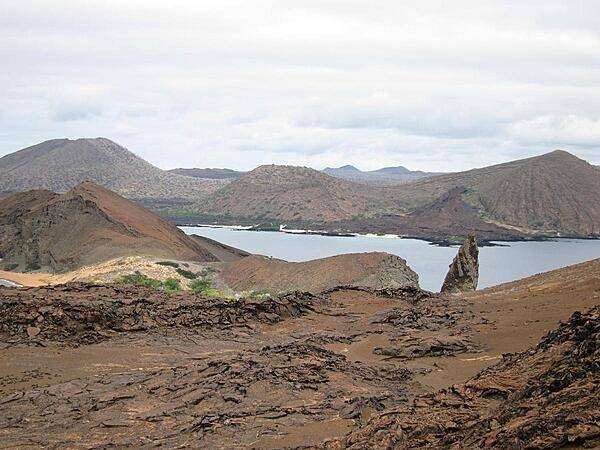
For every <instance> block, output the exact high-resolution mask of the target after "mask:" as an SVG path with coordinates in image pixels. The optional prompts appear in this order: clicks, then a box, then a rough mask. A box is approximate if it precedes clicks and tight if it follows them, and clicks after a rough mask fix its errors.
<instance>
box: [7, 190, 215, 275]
mask: <svg viewBox="0 0 600 450" xmlns="http://www.w3.org/2000/svg"><path fill="white" fill-rule="evenodd" d="M130 254H143V255H151V256H157V257H165V258H175V259H181V260H194V261H216V260H217V258H216V257H215V256H214V255H213V254H212V253H210V251H208V250H207V249H205V247H204V246H202V245H201V243H199V242H198V241H197V240H195V239H193V238H191V237H189V236H187V235H186V234H185V233H183V232H182V231H181V230H179V229H178V228H176V227H174V226H173V225H171V224H169V223H168V222H166V221H164V220H163V219H161V218H160V217H158V216H157V215H155V214H154V213H152V212H150V211H148V210H147V209H145V208H143V207H142V206H140V205H137V204H135V203H132V202H130V201H128V200H126V199H124V198H123V197H121V196H119V195H117V194H115V193H113V192H111V191H109V190H107V189H104V188H102V187H100V186H97V185H96V184H94V183H91V182H84V183H81V184H79V185H77V186H76V187H75V188H73V189H72V190H70V191H69V192H67V193H66V194H63V195H59V194H55V193H52V192H49V191H29V192H24V193H19V194H15V195H13V196H11V197H8V198H5V199H3V200H1V201H0V257H2V258H3V262H4V263H18V264H20V265H21V267H24V266H25V265H27V264H30V263H37V264H40V265H41V266H44V267H48V268H51V269H53V270H61V269H70V268H74V267H77V266H81V265H85V264H92V263H95V262H98V261H102V260H105V259H109V258H113V257H117V256H124V255H130Z"/></svg>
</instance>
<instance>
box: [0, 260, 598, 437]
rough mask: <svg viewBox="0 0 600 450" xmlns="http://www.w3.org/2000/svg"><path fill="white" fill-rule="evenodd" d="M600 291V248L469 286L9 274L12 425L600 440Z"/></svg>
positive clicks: (9, 432)
mask: <svg viewBox="0 0 600 450" xmlns="http://www.w3.org/2000/svg"><path fill="white" fill-rule="evenodd" d="M599 292H600V260H595V261H592V262H589V263H584V264H580V265H577V266H573V267H570V268H566V269H561V270H559V271H554V272H549V273H547V274H542V275H539V276H536V277H532V278H529V279H525V280H522V281H520V282H516V283H510V284H508V285H505V286H499V287H496V288H494V289H490V290H484V291H482V292H475V293H469V294H458V295H434V294H431V293H428V292H424V291H421V290H419V289H417V288H414V287H413V288H411V287H406V288H404V289H396V290H392V289H390V290H383V291H373V292H369V291H365V290H359V289H342V290H332V291H329V292H328V293H325V294H319V295H313V294H306V293H304V294H303V293H291V294H288V295H286V296H283V297H280V298H273V299H262V300H257V299H242V300H239V301H231V300H219V299H209V298H202V297H199V296H194V295H192V294H190V293H176V294H173V295H171V296H167V295H166V294H164V293H159V292H156V291H149V290H144V289H139V288H131V287H118V286H110V285H101V286H94V285H87V284H81V283H75V284H69V285H65V286H54V287H41V288H23V289H11V288H0V358H1V360H2V362H3V364H2V367H0V405H1V408H0V442H1V443H2V445H3V446H4V447H8V448H14V447H16V448H22V447H28V448H41V447H46V448H47V447H50V448H106V447H111V446H112V447H125V446H131V447H144V446H145V447H155V446H163V447H167V448H172V447H175V446H189V447H205V448H215V447H216V448H231V447H249V448H281V447H300V446H329V447H334V448H343V447H347V446H355V447H356V448H372V447H377V446H381V447H385V446H388V445H390V446H399V447H404V448H440V447H442V448H444V447H451V446H454V448H477V447H486V446H487V447H492V448H519V447H526V448H553V447H558V446H562V445H567V444H570V445H578V446H582V445H589V446H593V445H596V444H598V442H597V439H598V437H599V436H600V430H599V428H598V423H597V417H598V415H599V414H598V412H599V411H598V406H597V405H598V404H600V395H599V394H600V390H599V389H598V387H599V382H600V380H599V373H600V368H599V366H598V348H600V346H599V345H598V330H599V311H598V308H597V307H596V308H595V309H592V310H590V311H588V309H589V308H593V307H594V306H595V305H598V303H600V302H599V295H600V294H599ZM577 310H579V311H583V312H582V313H576V314H574V315H573V313H574V311H577ZM572 315H573V317H572V319H571V320H570V321H569V322H568V323H567V324H564V325H561V326H560V327H558V330H557V331H553V332H551V333H550V334H548V332H549V331H551V330H552V329H555V328H556V327H557V322H558V321H559V320H562V321H566V320H568V319H569V317H570V316H572ZM544 336H545V337H544ZM540 339H542V340H541V342H540ZM538 342H539V344H538ZM529 347H532V348H531V349H529V350H528V348H529ZM507 352H511V353H513V354H511V355H504V356H503V354H505V353H507ZM515 352H523V353H517V354H514V353H515ZM490 366H491V367H490ZM486 368H487V369H486ZM482 370H483V371H482ZM440 389H442V390H440Z"/></svg>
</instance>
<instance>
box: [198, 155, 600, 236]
mask: <svg viewBox="0 0 600 450" xmlns="http://www.w3.org/2000/svg"><path fill="white" fill-rule="evenodd" d="M598 192H600V172H599V171H598V170H597V169H596V168H595V167H594V166H591V165H590V164H588V163H587V162H586V161H583V160H581V159H579V158H577V157H575V156H573V155H571V154H570V153H567V152H565V151H561V150H557V151H554V152H551V153H548V154H545V155H541V156H537V157H533V158H527V159H523V160H518V161H512V162H509V163H505V164H498V165H495V166H490V167H485V168H482V169H473V170H469V171H466V172H459V173H453V174H444V175H436V176H431V177H429V178H426V179H423V180H418V181H414V182H411V183H406V184H402V185H397V186H368V185H364V184H359V183H353V182H350V181H346V180H341V179H337V178H333V177H330V176H327V175H325V174H323V173H320V172H318V171H316V170H313V169H309V168H305V167H291V166H273V165H271V166H261V167H259V168H257V169H255V170H253V171H252V172H250V173H248V174H247V175H245V176H243V177H241V178H239V179H237V180H235V181H233V182H231V183H230V184H228V185H226V186H224V187H222V188H220V189H219V190H218V191H216V192H215V193H214V194H213V195H211V196H210V197H209V199H208V200H207V201H206V202H204V203H203V204H202V205H200V204H198V205H197V209H198V210H199V212H200V213H201V214H206V215H210V216H214V217H217V218H229V219H231V218H237V219H240V218H243V219H246V220H255V221H263V222H265V221H268V220H271V221H274V222H277V221H278V222H280V223H288V224H289V223H292V224H294V223H295V224H301V225H305V226H307V227H310V226H316V227H320V228H322V229H328V230H337V231H353V232H359V231H361V232H383V233H396V234H399V235H403V236H413V237H421V238H426V239H432V240H437V241H440V240H444V239H448V238H455V237H457V236H458V237H460V236H462V237H465V236H466V235H467V234H468V233H469V232H472V231H475V232H477V234H478V235H479V236H480V237H481V238H482V239H484V240H488V239H489V240H491V239H514V238H523V237H527V236H579V237H593V236H599V235H600V196H598V194H597V193H598Z"/></svg>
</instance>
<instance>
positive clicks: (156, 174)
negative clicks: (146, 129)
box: [0, 138, 223, 203]
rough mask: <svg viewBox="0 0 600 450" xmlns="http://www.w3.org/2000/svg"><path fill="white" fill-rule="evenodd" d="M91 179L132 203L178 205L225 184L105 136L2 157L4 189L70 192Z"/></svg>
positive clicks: (0, 170) (0, 179)
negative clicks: (156, 162) (170, 168)
mask: <svg viewBox="0 0 600 450" xmlns="http://www.w3.org/2000/svg"><path fill="white" fill-rule="evenodd" d="M86 180H90V181H93V182H95V183H97V184H99V185H101V186H103V187H105V188H107V189H110V190H112V191H115V192H117V193H118V194H120V195H123V196H125V197H127V198H130V199H136V200H148V201H150V202H151V201H156V200H158V201H165V200H168V201H169V202H170V203H178V202H180V201H182V200H183V201H185V200H189V199H194V200H197V199H199V198H203V197H205V196H206V195H208V194H209V193H211V192H213V191H214V190H216V189H217V188H218V187H219V186H221V185H222V183H223V181H220V180H202V179H195V178H191V177H185V176H181V175H176V174H172V173H168V172H165V171H163V170H161V169H159V168H158V167H155V166H153V165H152V164H150V163H148V162H147V161H145V160H143V159H142V158H140V157H138V156H136V155H135V154H134V153H132V152H130V151H129V150H127V149H126V148H124V147H122V146H120V145H118V144H116V143H115V142H112V141H111V140H109V139H105V138H95V139H87V138H85V139H76V140H71V139H53V140H50V141H45V142H42V143H40V144H37V145H33V146H31V147H27V148H25V149H23V150H19V151H17V152H15V153H11V154H9V155H6V156H4V157H2V158H0V191H11V192H20V191H25V190H30V189H48V190H51V191H53V192H66V191H68V190H69V189H71V188H72V187H73V186H75V185H76V184H78V183H81V182H82V181H86Z"/></svg>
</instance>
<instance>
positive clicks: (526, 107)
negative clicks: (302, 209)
mask: <svg viewBox="0 0 600 450" xmlns="http://www.w3.org/2000/svg"><path fill="white" fill-rule="evenodd" d="M0 8H1V10H2V11H3V14H2V15H0V58H2V61H4V62H6V64H5V65H4V66H5V67H3V71H1V72H0V86H2V88H1V89H0V154H3V153H9V152H11V151H14V150H16V149H18V148H21V147H24V146H26V145H30V144H33V143H35V142H37V141H39V140H42V139H49V138H54V137H65V136H67V137H78V136H98V135H103V136H106V137H109V138H112V139H114V140H116V141H117V142H120V143H122V144H124V145H126V146H127V147H128V148H130V149H131V150H134V151H135V152H136V153H138V154H140V155H142V156H143V157H145V158H147V159H149V160H150V161H152V162H154V163H155V164H157V165H159V166H162V167H174V166H192V165H194V166H230V167H234V168H243V169H248V168H252V167H253V166H255V165H257V164H261V163H271V162H274V163H292V164H304V165H312V166H315V167H324V166H327V165H337V164H345V163H351V164H355V165H357V166H359V167H364V168H376V167H377V166H383V165H393V164H402V165H406V166H408V167H411V168H420V169H424V170H459V169H466V168H470V167H473V166H481V165H486V164H491V163H497V162H501V161H504V160H507V159H512V158H518V157H526V156H530V155H533V154H539V153H542V152H546V151H550V150H553V149H554V148H557V147H562V148H565V149H567V150H570V151H572V152H574V153H576V154H577V155H578V156H580V157H583V158H585V159H588V160H591V161H592V162H595V163H600V150H598V149H599V148H600V139H599V136H598V121H599V120H600V112H599V111H598V105H599V104H600V4H598V2H595V1H593V0H590V1H583V0H580V1H560V0H554V1H541V0H532V1H528V2H521V1H507V2H496V1H482V0H462V1H458V0H457V1H453V2H447V1H442V0H438V1H434V0H430V1H423V2H418V3H417V2H396V1H392V0H389V1H384V0H374V1H370V2H365V1H363V0H345V1H338V0H319V1H317V0H304V1H291V0H256V1H252V2H250V1H244V0H237V1H234V0H218V1H217V0H214V1H212V0H206V1H202V2H187V1H183V0H179V1H171V2H162V1H149V0H146V1H141V0H139V1H138V0H135V1H134V0H127V1H123V0H121V1H117V0H111V1H86V2H79V1H74V0H70V1H69V0H63V1H28V2H13V1H8V0H0Z"/></svg>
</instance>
